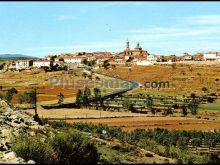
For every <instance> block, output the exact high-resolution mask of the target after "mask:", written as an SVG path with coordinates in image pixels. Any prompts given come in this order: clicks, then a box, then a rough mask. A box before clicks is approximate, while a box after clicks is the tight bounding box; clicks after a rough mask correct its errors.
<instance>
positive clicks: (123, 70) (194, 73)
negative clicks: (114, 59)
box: [100, 64, 220, 95]
mask: <svg viewBox="0 0 220 165" xmlns="http://www.w3.org/2000/svg"><path fill="white" fill-rule="evenodd" d="M116 70H117V71H115V70H112V69H109V70H107V71H106V70H104V69H103V68H102V69H100V71H101V72H104V73H108V74H111V75H118V76H120V77H123V78H125V79H129V80H135V81H139V82H140V83H142V84H144V83H145V82H154V81H157V82H166V81H168V82H169V84H170V87H169V88H164V89H163V88H161V89H158V88H154V89H153V88H142V89H136V90H134V91H132V92H130V94H135V93H150V94H160V95H183V94H184V95H189V94H190V93H192V92H194V93H197V94H198V95H201V94H204V92H203V91H202V88H203V87H206V88H208V90H209V93H211V92H215V93H218V94H220V64H216V65H189V64H177V65H176V67H172V66H171V65H152V66H133V67H132V68H129V67H123V66H117V67H116ZM216 79H219V81H218V82H217V81H216Z"/></svg>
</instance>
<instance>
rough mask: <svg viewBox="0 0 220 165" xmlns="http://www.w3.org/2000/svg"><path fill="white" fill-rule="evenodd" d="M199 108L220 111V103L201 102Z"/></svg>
mask: <svg viewBox="0 0 220 165" xmlns="http://www.w3.org/2000/svg"><path fill="white" fill-rule="evenodd" d="M199 109H201V110H217V111H220V104H217V103H207V104H200V105H199Z"/></svg>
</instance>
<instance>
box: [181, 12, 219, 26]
mask: <svg viewBox="0 0 220 165" xmlns="http://www.w3.org/2000/svg"><path fill="white" fill-rule="evenodd" d="M181 19H182V21H184V22H186V23H188V24H192V25H220V14H207V15H195V16H189V17H184V18H180V20H181Z"/></svg>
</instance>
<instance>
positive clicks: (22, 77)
mask: <svg viewBox="0 0 220 165" xmlns="http://www.w3.org/2000/svg"><path fill="white" fill-rule="evenodd" d="M83 72H85V71H84V70H83V69H75V70H73V71H72V72H68V71H56V72H45V71H43V70H40V69H36V70H25V71H21V72H18V71H15V72H10V71H8V72H4V73H1V74H0V85H1V86H3V92H4V91H6V90H7V89H9V88H11V87H15V88H16V89H17V90H18V94H21V93H24V92H26V91H31V90H32V88H31V87H32V86H38V87H39V88H38V89H37V92H38V93H39V94H38V102H39V104H51V103H57V101H58V95H59V93H60V92H62V93H63V95H64V97H65V98H64V102H73V101H75V97H76V93H77V91H78V90H79V89H81V90H84V88H85V86H86V83H87V82H88V81H91V79H89V78H88V77H84V76H83ZM87 75H89V73H87ZM96 77H99V78H100V80H103V81H107V80H113V79H112V78H108V77H105V76H101V75H98V76H97V75H95V74H93V75H92V80H93V81H95V80H96ZM56 78H57V79H56ZM62 81H63V84H62ZM79 81H81V83H80V84H78V82H79ZM53 82H54V85H51V84H52V83H53ZM89 87H90V88H91V90H93V88H94V87H95V84H92V83H90V84H89ZM113 90H116V88H114V87H113V88H106V87H105V86H104V87H102V88H101V92H102V93H106V92H110V91H113ZM3 92H0V94H3ZM18 94H15V95H14V96H13V100H12V103H14V104H18V99H17V96H18Z"/></svg>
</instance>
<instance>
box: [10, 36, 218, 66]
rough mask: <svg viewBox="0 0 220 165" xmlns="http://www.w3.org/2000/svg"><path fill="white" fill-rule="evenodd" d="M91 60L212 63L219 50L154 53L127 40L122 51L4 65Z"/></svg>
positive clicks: (41, 64) (143, 64) (38, 64)
mask: <svg viewBox="0 0 220 165" xmlns="http://www.w3.org/2000/svg"><path fill="white" fill-rule="evenodd" d="M83 61H84V62H85V61H87V62H92V63H93V64H95V66H97V67H98V66H100V65H102V64H103V63H104V61H108V62H109V64H112V65H125V64H127V65H129V66H135V65H140V66H148V65H153V64H172V63H178V62H179V63H181V62H182V63H184V62H185V63H192V64H193V63H194V64H197V63H201V64H212V63H213V62H220V52H207V53H196V54H193V55H192V54H189V53H183V55H156V54H151V53H149V52H148V51H146V50H144V49H143V48H142V47H141V45H140V43H139V42H138V43H137V45H136V46H135V48H134V49H132V48H131V47H130V44H129V41H128V40H127V41H126V43H125V49H124V51H122V52H118V53H111V52H92V53H88V52H78V53H64V54H59V55H47V56H46V57H45V58H41V59H23V60H15V61H12V62H11V63H9V64H8V65H7V66H6V69H8V70H22V69H31V68H41V67H48V68H50V67H53V66H61V65H63V64H71V63H72V64H77V65H79V66H80V65H81V64H82V62H83Z"/></svg>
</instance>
